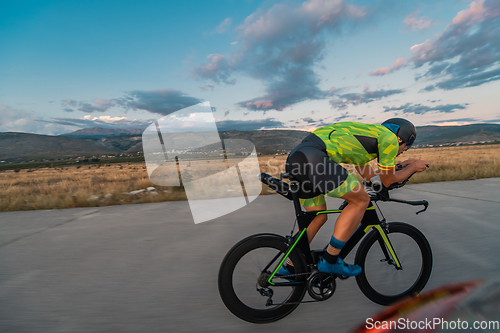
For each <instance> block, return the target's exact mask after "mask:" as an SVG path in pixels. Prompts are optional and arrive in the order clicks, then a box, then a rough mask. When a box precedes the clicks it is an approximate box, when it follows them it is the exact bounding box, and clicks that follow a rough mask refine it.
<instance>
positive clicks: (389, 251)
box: [364, 221, 403, 270]
mask: <svg viewBox="0 0 500 333" xmlns="http://www.w3.org/2000/svg"><path fill="white" fill-rule="evenodd" d="M372 228H375V230H377V231H378V232H379V234H380V238H379V239H378V243H379V245H380V248H381V249H382V252H383V253H384V256H385V259H381V260H380V261H381V262H384V261H385V262H387V263H388V264H390V265H393V266H394V267H396V269H397V270H402V269H403V266H402V265H401V262H400V261H399V259H398V256H397V254H396V251H395V250H394V247H393V246H392V244H391V241H390V240H389V237H387V234H388V233H389V232H388V226H387V223H386V222H385V221H383V222H382V224H374V225H369V226H367V227H366V228H365V229H364V231H365V233H367V232H368V231H369V230H370V229H372Z"/></svg>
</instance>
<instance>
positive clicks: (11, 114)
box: [0, 103, 75, 135]
mask: <svg viewBox="0 0 500 333" xmlns="http://www.w3.org/2000/svg"><path fill="white" fill-rule="evenodd" d="M73 130H75V127H74V126H73V125H69V126H64V125H63V124H58V123H57V122H51V121H45V120H43V119H42V118H40V117H39V116H37V115H36V114H33V113H30V112H26V111H23V110H17V109H13V108H11V107H10V106H8V105H5V104H2V103H0V132H24V133H38V134H49V135H53V134H60V133H67V132H70V131H73Z"/></svg>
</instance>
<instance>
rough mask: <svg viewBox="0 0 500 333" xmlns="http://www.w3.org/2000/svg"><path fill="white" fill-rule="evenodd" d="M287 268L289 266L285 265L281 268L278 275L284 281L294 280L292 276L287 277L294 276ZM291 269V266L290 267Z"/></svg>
mask: <svg viewBox="0 0 500 333" xmlns="http://www.w3.org/2000/svg"><path fill="white" fill-rule="evenodd" d="M287 266H288V265H283V266H281V268H280V269H279V270H278V272H277V273H278V274H279V275H282V277H283V278H284V279H287V280H293V279H294V276H290V277H286V275H292V274H293V273H290V271H289V270H288V269H287ZM289 267H291V266H289Z"/></svg>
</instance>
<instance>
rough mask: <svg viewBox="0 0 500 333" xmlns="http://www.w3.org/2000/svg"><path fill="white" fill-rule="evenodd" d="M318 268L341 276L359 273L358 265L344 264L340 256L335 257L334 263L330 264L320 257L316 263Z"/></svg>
mask: <svg viewBox="0 0 500 333" xmlns="http://www.w3.org/2000/svg"><path fill="white" fill-rule="evenodd" d="M318 270H319V271H320V272H323V273H330V274H338V275H343V276H356V275H359V273H361V267H359V266H358V265H349V264H346V263H345V262H344V260H342V258H340V257H339V258H338V259H337V263H336V264H330V263H328V262H327V261H326V260H325V259H324V258H321V260H320V261H319V263H318Z"/></svg>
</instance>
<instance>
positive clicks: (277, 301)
mask: <svg viewBox="0 0 500 333" xmlns="http://www.w3.org/2000/svg"><path fill="white" fill-rule="evenodd" d="M287 250H288V245H287V242H286V239H285V238H284V237H281V236H278V235H272V234H259V235H254V236H250V237H248V238H246V239H244V240H242V241H240V242H239V243H238V244H236V245H235V246H234V247H233V248H232V249H231V250H230V251H229V252H228V253H227V255H226V257H225V258H224V260H223V261H222V264H221V267H220V270H219V293H220V296H221V298H222V301H223V302H224V304H225V305H226V307H227V308H228V309H229V310H230V311H231V312H232V313H233V314H234V315H236V316H237V317H239V318H241V319H243V320H246V321H249V322H252V323H269V322H273V321H277V320H279V319H281V318H283V317H285V316H287V315H288V314H290V313H291V312H292V311H293V310H294V309H295V308H296V307H297V306H298V305H299V303H300V301H301V300H302V298H303V297H304V294H305V291H306V284H305V280H306V274H304V273H305V272H306V263H305V260H304V257H303V255H302V253H301V252H300V250H299V249H294V250H293V251H292V252H291V253H290V254H289V256H288V257H289V258H290V260H291V261H292V263H293V266H294V268H295V279H294V280H292V281H289V280H286V279H284V278H280V277H279V276H275V277H273V279H272V282H273V283H274V284H275V285H272V284H268V283H267V281H268V280H269V277H270V276H271V275H272V273H273V272H274V271H275V270H276V268H277V267H278V266H279V265H280V263H281V262H282V260H283V258H284V256H285V254H286V253H287ZM292 282H293V283H292ZM280 284H281V285H280Z"/></svg>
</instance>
